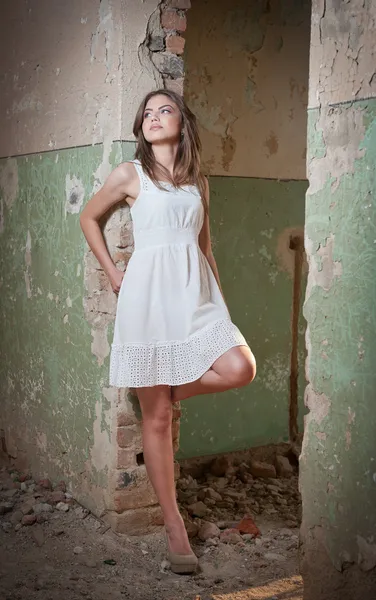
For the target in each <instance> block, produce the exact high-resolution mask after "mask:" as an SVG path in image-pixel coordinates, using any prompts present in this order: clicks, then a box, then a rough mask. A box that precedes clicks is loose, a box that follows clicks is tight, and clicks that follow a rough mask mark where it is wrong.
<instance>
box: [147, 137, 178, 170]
mask: <svg viewBox="0 0 376 600" xmlns="http://www.w3.org/2000/svg"><path fill="white" fill-rule="evenodd" d="M178 146H179V145H178V144H177V143H176V144H163V145H162V144H161V145H159V144H158V145H153V153H154V156H155V160H156V161H157V162H158V163H159V164H160V165H162V167H164V168H165V169H167V171H168V172H169V173H170V175H171V177H172V176H173V173H174V165H175V159H176V155H177V152H178Z"/></svg>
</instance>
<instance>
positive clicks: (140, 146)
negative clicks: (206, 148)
mask: <svg viewBox="0 0 376 600" xmlns="http://www.w3.org/2000/svg"><path fill="white" fill-rule="evenodd" d="M160 95H163V96H167V97H168V98H170V100H172V101H173V102H174V103H175V104H176V105H177V107H178V109H179V111H180V115H181V132H182V135H181V138H180V143H179V147H178V151H177V154H176V159H175V164H174V172H173V175H172V176H171V174H170V173H169V171H168V170H167V169H166V168H165V167H164V166H163V165H161V164H159V163H157V161H156V160H155V156H154V152H153V150H152V145H151V144H150V143H149V142H147V141H146V139H145V137H144V134H143V131H142V123H143V121H144V113H145V108H146V106H147V104H148V102H149V100H150V99H151V98H153V97H154V96H160ZM133 134H134V136H135V138H136V140H137V147H136V153H135V157H136V158H137V159H138V160H139V161H140V162H141V165H142V168H143V170H144V171H145V173H146V174H147V175H148V176H149V177H150V179H151V180H152V182H153V183H154V184H155V185H156V186H157V187H159V188H160V189H163V182H161V181H160V177H159V175H162V176H163V178H164V179H165V180H166V181H168V182H169V183H171V184H172V185H173V186H174V187H176V188H179V187H182V186H183V185H196V186H197V188H198V191H199V193H200V196H201V199H202V202H203V204H204V208H205V209H206V208H207V202H206V197H205V196H206V185H205V177H204V175H203V173H202V172H201V156H200V152H201V141H200V136H199V133H198V127H197V120H196V117H195V115H194V114H193V112H192V111H191V110H190V109H189V108H188V106H187V105H186V103H185V102H184V100H183V98H182V97H181V96H180V95H179V94H177V93H176V92H172V91H171V90H156V91H154V92H149V94H147V95H146V96H145V98H144V99H143V101H142V102H141V104H140V107H139V109H138V111H137V114H136V118H135V120H134V124H133Z"/></svg>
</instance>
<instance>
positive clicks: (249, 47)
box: [184, 0, 310, 179]
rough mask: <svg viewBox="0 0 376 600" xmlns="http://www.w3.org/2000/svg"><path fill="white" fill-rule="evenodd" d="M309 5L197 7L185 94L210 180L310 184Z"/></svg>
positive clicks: (209, 0) (191, 16) (293, 1)
mask: <svg viewBox="0 0 376 600" xmlns="http://www.w3.org/2000/svg"><path fill="white" fill-rule="evenodd" d="M309 23H310V2H308V1H307V0H289V1H288V2H286V1H282V0H281V1H278V2H266V1H264V0H258V1H257V2H251V3H250V2H246V1H245V0H234V1H233V2H231V3H229V2H219V3H218V2H215V0H205V1H204V2H193V3H192V8H191V10H190V11H188V28H187V44H186V52H185V55H184V57H185V62H186V65H187V74H186V79H185V95H186V97H187V99H188V101H189V104H190V106H191V108H192V110H193V111H194V112H195V113H196V114H197V116H198V118H199V121H200V124H201V134H202V140H203V161H204V166H205V169H206V170H207V171H208V172H209V173H210V174H211V175H232V176H243V177H262V178H268V179H278V178H281V179H305V178H306V170H305V156H306V122H307V116H306V108H307V94H308V53H309Z"/></svg>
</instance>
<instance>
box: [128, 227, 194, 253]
mask: <svg viewBox="0 0 376 600" xmlns="http://www.w3.org/2000/svg"><path fill="white" fill-rule="evenodd" d="M133 235H134V243H135V250H143V249H145V248H151V247H153V246H170V245H173V244H196V245H197V244H198V233H197V231H196V229H193V228H190V229H189V228H183V227H179V228H172V227H160V228H158V227H157V228H155V229H143V230H139V231H134V232H133Z"/></svg>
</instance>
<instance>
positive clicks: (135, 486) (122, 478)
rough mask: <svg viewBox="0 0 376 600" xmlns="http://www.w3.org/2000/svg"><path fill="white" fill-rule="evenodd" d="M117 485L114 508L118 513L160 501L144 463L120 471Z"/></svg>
mask: <svg viewBox="0 0 376 600" xmlns="http://www.w3.org/2000/svg"><path fill="white" fill-rule="evenodd" d="M116 487H117V490H116V491H115V492H114V496H113V508H114V510H115V511H116V512H118V513H121V512H123V511H124V510H130V509H133V508H142V507H145V506H153V505H154V504H157V502H158V500H157V497H156V495H155V492H154V490H153V487H152V485H151V483H150V479H149V477H148V475H147V472H146V468H145V466H144V465H142V466H141V467H137V468H136V469H133V470H131V469H130V470H128V471H124V472H123V473H119V474H118V475H117V483H116ZM119 488H122V489H119Z"/></svg>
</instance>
